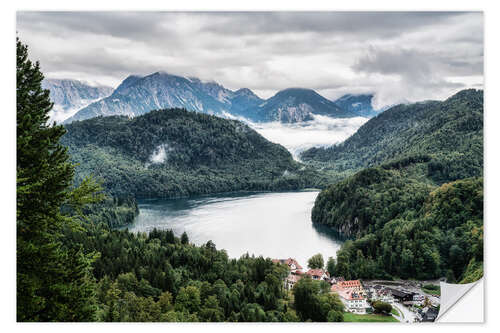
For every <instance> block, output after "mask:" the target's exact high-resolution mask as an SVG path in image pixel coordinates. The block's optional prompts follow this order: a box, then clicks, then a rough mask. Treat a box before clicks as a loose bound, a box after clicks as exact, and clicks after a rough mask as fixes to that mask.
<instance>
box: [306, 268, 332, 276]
mask: <svg viewBox="0 0 500 333" xmlns="http://www.w3.org/2000/svg"><path fill="white" fill-rule="evenodd" d="M306 274H307V275H310V276H319V277H322V276H323V274H325V271H323V270H322V269H319V268H315V269H310V270H308V271H307V272H306ZM326 274H327V275H328V273H326Z"/></svg>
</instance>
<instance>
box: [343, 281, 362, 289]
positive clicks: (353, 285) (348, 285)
mask: <svg viewBox="0 0 500 333" xmlns="http://www.w3.org/2000/svg"><path fill="white" fill-rule="evenodd" d="M338 284H339V285H340V286H341V287H343V288H356V287H361V282H360V281H359V280H349V281H340V282H338Z"/></svg>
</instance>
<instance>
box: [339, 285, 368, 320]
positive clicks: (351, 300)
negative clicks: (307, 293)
mask: <svg viewBox="0 0 500 333" xmlns="http://www.w3.org/2000/svg"><path fill="white" fill-rule="evenodd" d="M330 290H331V292H332V293H336V294H337V295H339V297H340V300H341V301H342V303H344V306H345V308H346V310H347V311H349V312H353V313H358V314H365V313H366V309H367V308H369V307H370V306H369V305H368V302H367V301H366V298H365V296H364V289H363V286H362V284H361V282H360V281H359V280H351V281H341V282H338V283H336V284H334V285H332V287H331V289H330Z"/></svg>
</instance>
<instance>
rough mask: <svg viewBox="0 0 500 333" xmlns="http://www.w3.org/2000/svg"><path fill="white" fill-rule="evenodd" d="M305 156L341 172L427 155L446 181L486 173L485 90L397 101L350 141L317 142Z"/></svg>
mask: <svg viewBox="0 0 500 333" xmlns="http://www.w3.org/2000/svg"><path fill="white" fill-rule="evenodd" d="M301 158H302V160H303V161H305V162H308V163H311V164H315V165H317V166H319V167H322V168H323V170H324V171H327V172H330V173H335V174H337V179H340V178H343V177H345V176H347V175H349V174H352V173H353V172H355V171H357V170H360V169H362V168H366V167H372V166H376V165H380V164H384V163H389V162H395V161H399V160H405V159H406V160H408V159H410V160H411V159H415V158H417V159H422V158H424V159H427V160H428V161H427V162H426V165H425V169H422V170H421V171H423V172H424V175H425V176H427V177H429V178H430V179H431V180H432V181H434V182H436V183H438V184H440V183H444V182H448V181H453V180H456V179H462V178H466V177H474V176H481V175H482V172H483V171H482V169H483V91H482V90H474V89H469V90H463V91H460V92H459V93H457V94H455V95H454V96H452V97H450V98H448V99H447V100H445V101H443V102H436V101H431V102H422V103H416V104H410V105H398V106H395V107H393V108H391V109H389V110H387V111H384V112H383V113H381V114H379V115H378V116H376V117H374V118H372V119H370V120H369V121H368V122H366V123H365V124H364V125H363V126H361V127H360V128H359V130H358V131H357V132H356V133H355V134H354V135H353V136H351V137H350V138H349V139H347V140H346V141H345V142H343V143H341V144H338V145H335V146H333V147H330V148H326V149H325V148H312V149H310V150H308V151H305V152H304V153H302V155H301Z"/></svg>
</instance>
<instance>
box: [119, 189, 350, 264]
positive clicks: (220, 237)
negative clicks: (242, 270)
mask: <svg viewBox="0 0 500 333" xmlns="http://www.w3.org/2000/svg"><path fill="white" fill-rule="evenodd" d="M318 193H319V192H316V191H304V192H281V193H237V194H229V195H228V194H225V195H219V196H207V197H199V198H195V199H170V200H160V199H158V200H145V201H144V200H143V201H140V202H139V208H140V214H139V216H138V217H137V219H136V221H135V223H134V224H133V225H130V226H128V228H129V230H130V231H133V232H149V231H150V230H152V229H153V228H158V229H172V230H173V231H174V233H175V234H176V235H177V236H179V235H181V234H182V233H183V232H184V231H186V232H187V234H188V236H189V240H190V242H193V243H195V244H197V245H201V244H204V243H206V242H207V241H209V240H212V241H213V242H214V243H215V244H216V246H217V248H218V249H225V250H226V251H227V253H228V255H229V256H230V257H235V258H237V257H240V256H241V255H242V254H245V253H246V252H248V253H250V254H255V255H256V256H258V255H263V256H264V257H270V258H288V257H292V258H296V259H297V260H298V261H299V263H300V264H301V265H302V266H304V268H305V266H306V265H307V259H308V258H310V257H311V256H313V255H314V254H316V253H321V254H323V257H324V258H325V261H326V259H327V258H328V257H329V256H333V257H335V256H336V252H337V250H338V249H339V248H340V245H341V244H342V241H341V240H340V239H339V238H337V237H336V236H335V235H333V234H331V233H329V232H327V231H326V230H322V229H320V228H317V227H315V226H313V225H312V222H311V209H312V207H313V205H314V200H315V199H316V196H317V195H318Z"/></svg>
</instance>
